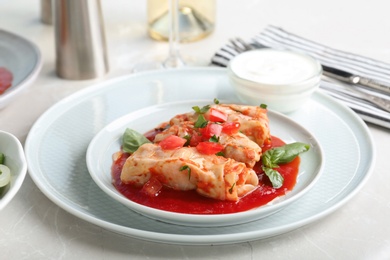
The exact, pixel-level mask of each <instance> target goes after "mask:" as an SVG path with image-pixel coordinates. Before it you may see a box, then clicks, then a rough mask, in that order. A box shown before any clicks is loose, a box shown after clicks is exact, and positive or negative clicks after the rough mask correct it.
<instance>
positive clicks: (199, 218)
mask: <svg viewBox="0 0 390 260" xmlns="http://www.w3.org/2000/svg"><path fill="white" fill-rule="evenodd" d="M212 103H213V99H209V100H208V101H204V100H192V101H181V102H172V103H166V104H163V105H156V106H151V107H147V108H145V109H140V110H137V111H134V112H132V113H130V114H128V115H126V116H124V117H121V118H119V119H117V120H115V121H114V122H112V123H111V124H109V125H107V126H106V127H105V128H103V129H102V130H101V131H100V132H99V133H98V134H97V135H96V136H95V138H93V140H92V141H91V143H90V145H89V146H88V150H87V167H88V170H89V173H90V174H91V177H92V179H93V180H94V181H95V182H96V184H97V185H98V186H99V187H100V188H101V189H102V190H103V191H104V192H105V193H107V194H108V195H109V196H111V197H112V198H113V199H115V200H117V201H119V202H120V203H122V204H123V205H125V206H127V207H129V208H130V209H133V210H135V211H137V212H139V213H141V214H143V215H145V216H147V217H150V218H153V219H157V220H160V221H163V222H168V223H173V224H178V225H188V226H200V227H206V226H208V227H216V226H228V225H235V224H242V223H246V222H249V221H254V220H258V219H260V218H264V217H266V216H269V215H271V214H273V213H275V212H277V211H279V210H281V209H282V208H284V207H286V206H287V205H289V204H291V203H293V202H294V201H295V200H297V199H298V198H300V197H301V196H302V195H304V194H305V193H306V192H307V191H309V190H310V189H311V188H312V187H313V185H314V184H315V182H316V181H317V180H318V179H319V177H320V176H321V170H322V168H323V155H322V150H321V147H320V145H319V143H318V142H317V140H316V139H315V138H314V136H313V135H312V134H311V133H309V132H308V131H307V130H306V129H305V128H303V127H302V126H300V125H298V124H297V123H295V122H294V121H292V120H291V119H289V118H288V117H286V116H284V115H282V114H279V113H277V112H273V111H268V116H269V119H270V128H271V134H272V135H275V136H277V137H279V138H281V139H282V140H284V141H285V142H286V143H292V142H303V143H307V144H309V145H310V150H309V151H308V152H306V153H304V154H302V155H301V164H300V168H299V174H298V179H297V184H296V185H295V187H294V189H293V190H292V191H291V192H289V193H288V194H287V195H285V196H282V197H279V198H276V199H275V200H273V201H272V202H270V203H269V204H268V205H264V206H262V207H259V208H257V209H253V210H249V211H245V212H239V213H233V214H215V215H199V214H181V213H174V212H169V211H164V210H158V209H153V208H150V207H147V206H143V205H140V204H138V203H135V202H133V201H131V200H129V199H127V198H126V197H125V196H123V195H122V194H121V193H120V192H118V191H117V190H116V189H115V187H114V186H113V185H112V175H111V166H112V155H113V154H114V153H115V152H118V151H119V150H120V147H121V143H122V136H123V133H124V131H125V129H126V128H127V127H129V128H131V129H134V130H136V131H138V132H139V133H145V132H147V131H149V130H151V129H153V128H155V127H157V125H159V124H160V123H163V122H166V121H169V120H170V119H171V118H172V117H173V116H175V115H177V114H183V113H186V112H190V111H191V108H192V107H193V106H199V107H203V106H205V105H209V104H212ZM225 103H230V102H228V101H227V102H225Z"/></svg>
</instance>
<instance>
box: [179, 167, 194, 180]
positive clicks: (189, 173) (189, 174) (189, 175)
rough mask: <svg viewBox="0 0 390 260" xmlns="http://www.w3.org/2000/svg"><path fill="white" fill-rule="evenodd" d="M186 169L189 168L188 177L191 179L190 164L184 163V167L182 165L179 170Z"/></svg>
mask: <svg viewBox="0 0 390 260" xmlns="http://www.w3.org/2000/svg"><path fill="white" fill-rule="evenodd" d="M184 170H187V171H188V179H191V168H190V166H188V165H183V166H182V167H180V169H179V171H184Z"/></svg>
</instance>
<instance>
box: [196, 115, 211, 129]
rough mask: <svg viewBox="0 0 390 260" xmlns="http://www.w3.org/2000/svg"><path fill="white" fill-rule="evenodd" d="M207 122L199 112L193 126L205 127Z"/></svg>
mask: <svg viewBox="0 0 390 260" xmlns="http://www.w3.org/2000/svg"><path fill="white" fill-rule="evenodd" d="M207 123H208V121H207V120H206V118H204V116H203V115H202V114H200V115H199V116H198V119H197V120H196V122H195V125H194V126H195V127H196V128H205V127H206V126H207Z"/></svg>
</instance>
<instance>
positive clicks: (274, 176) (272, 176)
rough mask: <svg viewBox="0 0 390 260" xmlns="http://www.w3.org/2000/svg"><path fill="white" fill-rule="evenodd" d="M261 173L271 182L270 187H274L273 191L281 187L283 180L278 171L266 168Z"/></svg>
mask: <svg viewBox="0 0 390 260" xmlns="http://www.w3.org/2000/svg"><path fill="white" fill-rule="evenodd" d="M263 171H264V172H265V175H267V176H268V178H269V180H270V181H271V183H272V187H274V188H275V189H279V188H280V187H282V185H283V182H284V178H283V176H282V175H281V174H280V173H279V172H278V171H276V170H274V169H271V168H268V167H263Z"/></svg>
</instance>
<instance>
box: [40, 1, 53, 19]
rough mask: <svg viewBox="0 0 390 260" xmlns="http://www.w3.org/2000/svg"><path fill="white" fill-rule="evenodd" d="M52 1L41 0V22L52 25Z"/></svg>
mask: <svg viewBox="0 0 390 260" xmlns="http://www.w3.org/2000/svg"><path fill="white" fill-rule="evenodd" d="M51 4H52V0H41V21H42V22H43V23H45V24H52V23H53V19H52V11H51V9H52V8H51Z"/></svg>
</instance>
